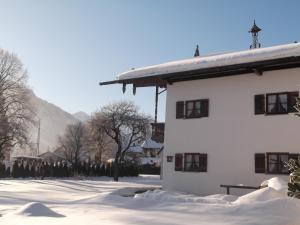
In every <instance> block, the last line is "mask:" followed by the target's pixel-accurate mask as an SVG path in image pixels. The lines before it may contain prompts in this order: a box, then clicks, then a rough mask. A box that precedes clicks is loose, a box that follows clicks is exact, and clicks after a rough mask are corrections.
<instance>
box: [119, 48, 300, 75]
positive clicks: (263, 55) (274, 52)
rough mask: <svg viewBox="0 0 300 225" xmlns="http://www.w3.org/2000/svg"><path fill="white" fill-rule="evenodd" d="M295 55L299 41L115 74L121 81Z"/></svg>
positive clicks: (298, 51) (298, 53)
mask: <svg viewBox="0 0 300 225" xmlns="http://www.w3.org/2000/svg"><path fill="white" fill-rule="evenodd" d="M295 56H300V43H292V44H286V45H278V46H273V47H266V48H258V49H251V50H245V51H238V52H231V53H224V54H216V55H208V56H200V57H194V58H191V59H185V60H179V61H173V62H168V63H163V64H158V65H154V66H148V67H142V68H138V69H132V70H130V71H127V72H124V73H121V74H119V75H118V76H117V79H118V80H119V81H121V80H126V79H136V78H141V77H152V76H156V75H162V74H171V73H178V72H184V71H192V70H199V69H208V68H214V67H221V66H230V65H238V64H244V63H253V62H259V61H267V60H274V59H281V58H287V57H295Z"/></svg>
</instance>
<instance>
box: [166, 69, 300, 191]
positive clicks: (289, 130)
mask: <svg viewBox="0 0 300 225" xmlns="http://www.w3.org/2000/svg"><path fill="white" fill-rule="evenodd" d="M299 88H300V69H289V70H279V71H270V72H265V73H264V74H263V75H262V76H257V75H255V74H247V75H240V76H230V77H221V78H212V79H203V80H193V81H186V82H178V83H174V84H172V85H168V87H167V89H168V91H167V104H166V123H165V149H164V163H163V166H164V168H163V173H164V175H163V177H164V180H163V187H164V188H166V189H170V190H178V191H186V192H191V193H196V194H214V193H224V192H225V190H224V189H222V188H220V187H219V186H220V184H232V185H235V184H245V185H253V186H258V185H260V183H261V182H262V181H263V180H264V179H268V178H270V177H274V175H267V174H256V173H255V170H254V169H255V168H254V154H255V153H266V152H290V153H300V137H299V131H300V118H299V117H296V116H294V115H291V114H289V115H286V114H285V115H269V116H265V115H255V114H254V95H256V94H265V93H272V92H285V91H298V90H299ZM205 98H208V99H209V117H203V118H195V119H176V102H177V101H185V100H195V99H205ZM191 152H196V153H207V155H208V161H207V172H181V171H175V170H174V166H175V163H174V158H173V162H171V163H170V162H167V160H166V157H167V156H173V157H174V156H175V154H176V153H191ZM275 176H281V177H283V178H286V179H287V176H286V175H275ZM233 193H238V191H236V192H234V191H233Z"/></svg>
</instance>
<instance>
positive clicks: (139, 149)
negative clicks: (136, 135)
mask: <svg viewBox="0 0 300 225" xmlns="http://www.w3.org/2000/svg"><path fill="white" fill-rule="evenodd" d="M128 151H129V152H135V153H141V152H143V149H142V147H141V146H139V145H135V146H131V147H130V148H129V149H128Z"/></svg>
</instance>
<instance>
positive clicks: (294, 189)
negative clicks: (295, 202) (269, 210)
mask: <svg viewBox="0 0 300 225" xmlns="http://www.w3.org/2000/svg"><path fill="white" fill-rule="evenodd" d="M287 167H288V168H289V171H290V172H291V173H290V179H289V183H288V196H290V197H295V198H299V199H300V156H298V160H295V159H290V160H289V161H288V163H287Z"/></svg>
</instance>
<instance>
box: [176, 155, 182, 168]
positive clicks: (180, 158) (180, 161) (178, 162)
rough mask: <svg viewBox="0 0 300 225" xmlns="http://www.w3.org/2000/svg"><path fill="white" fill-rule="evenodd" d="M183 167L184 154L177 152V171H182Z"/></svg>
mask: <svg viewBox="0 0 300 225" xmlns="http://www.w3.org/2000/svg"><path fill="white" fill-rule="evenodd" d="M182 169H183V154H181V153H178V154H175V171H182Z"/></svg>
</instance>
